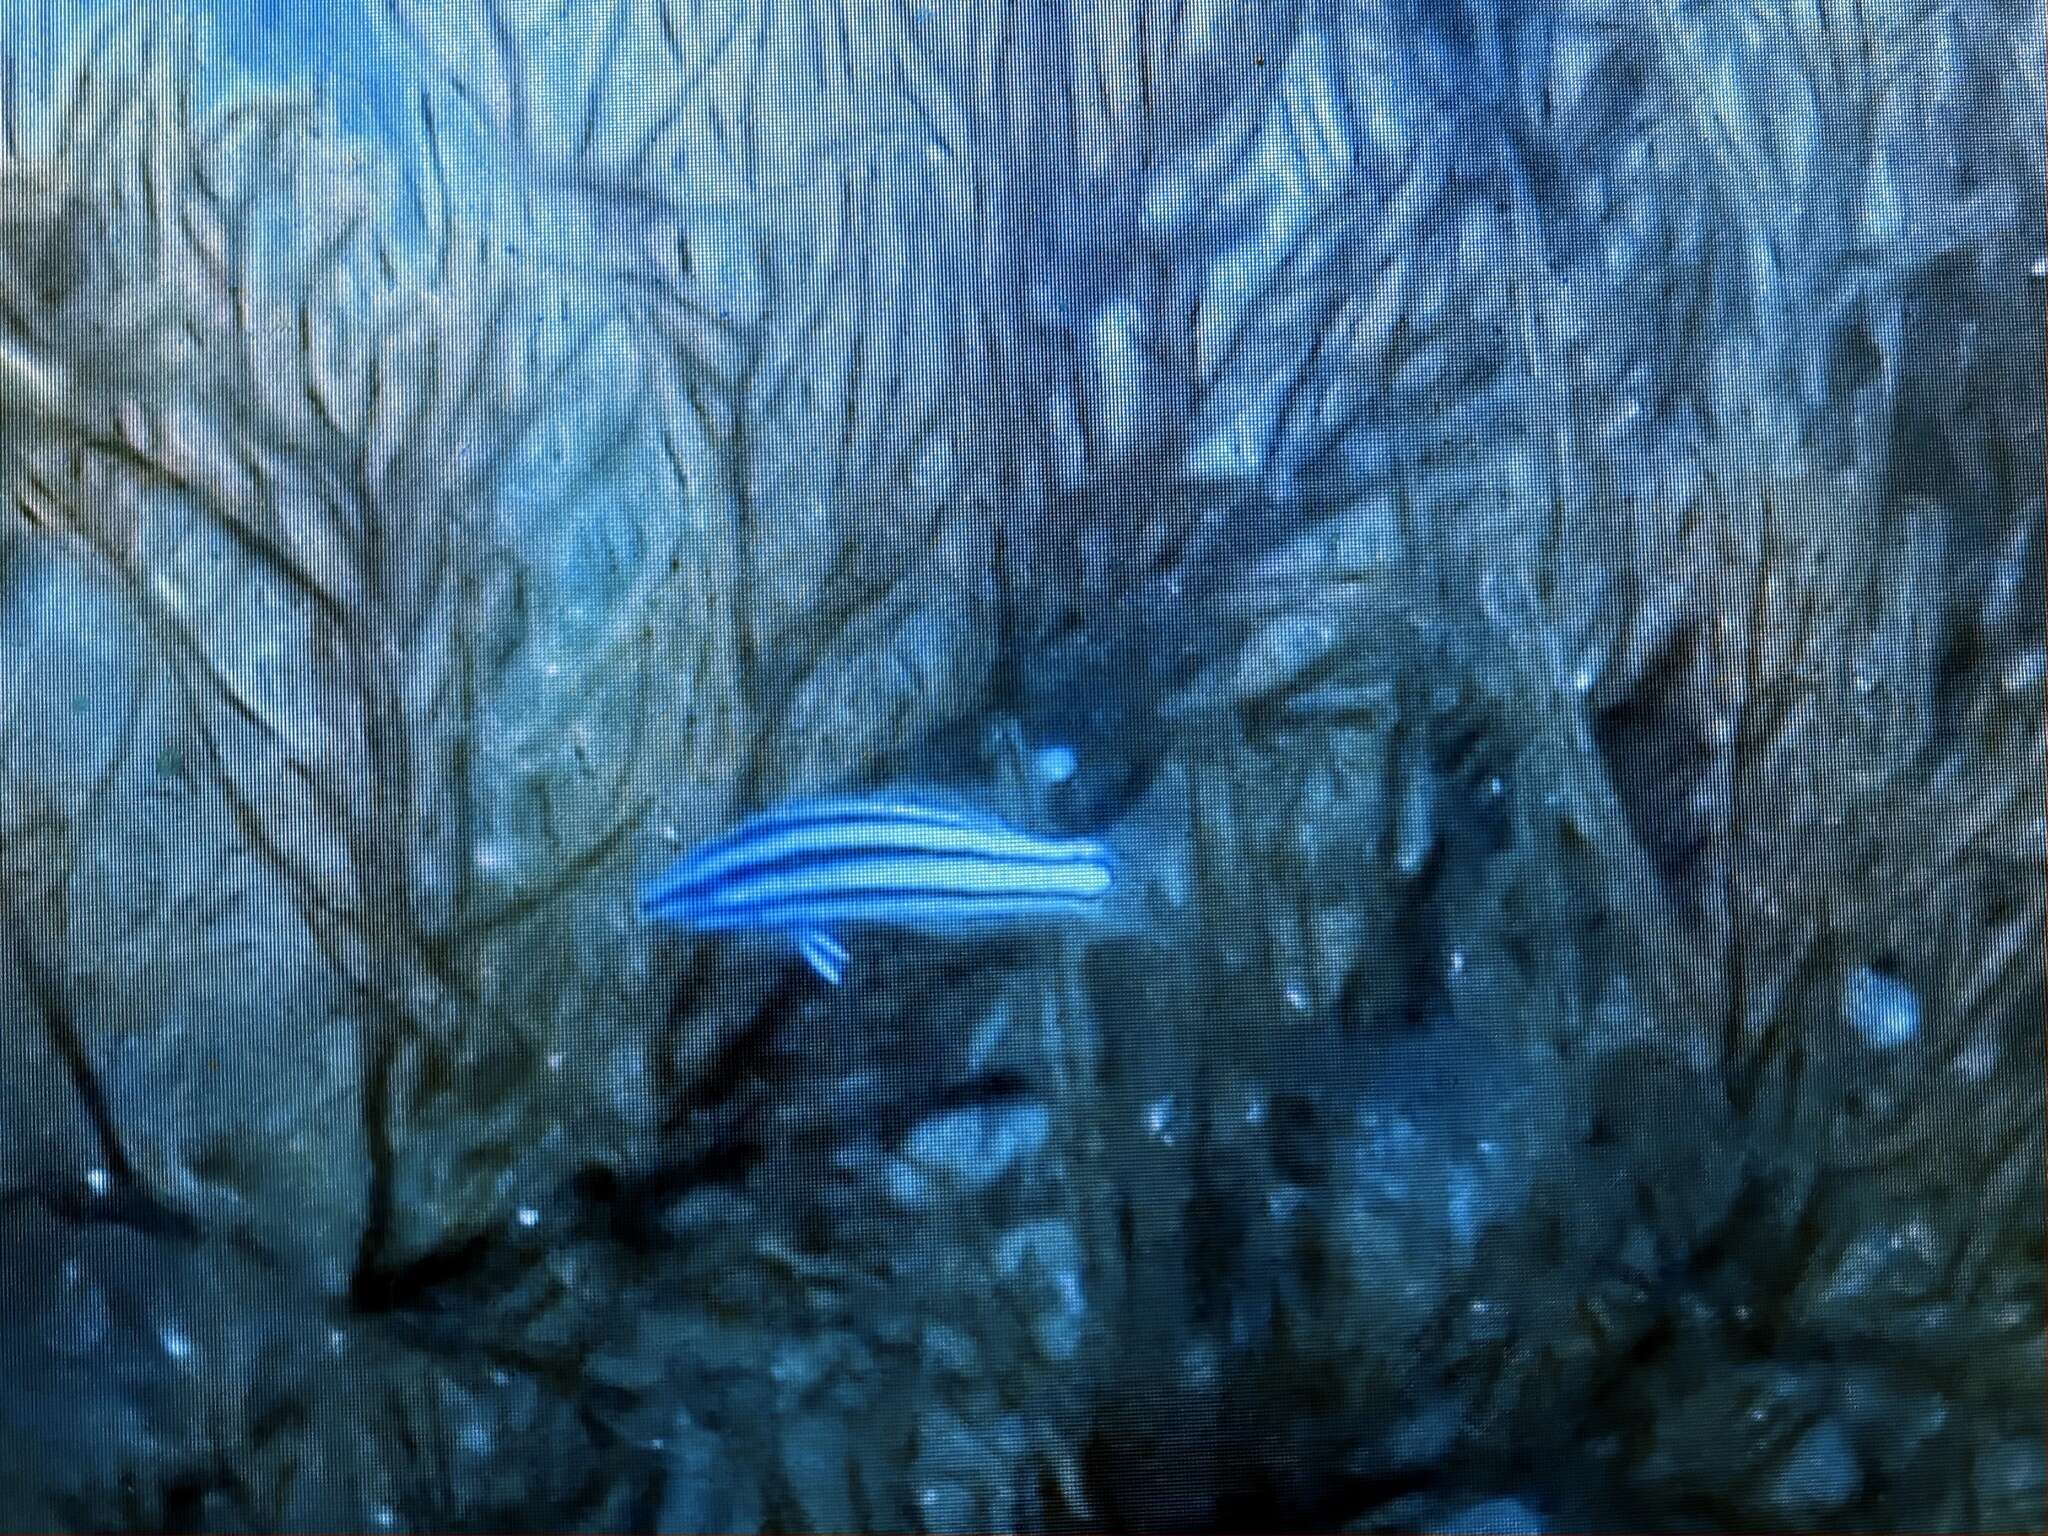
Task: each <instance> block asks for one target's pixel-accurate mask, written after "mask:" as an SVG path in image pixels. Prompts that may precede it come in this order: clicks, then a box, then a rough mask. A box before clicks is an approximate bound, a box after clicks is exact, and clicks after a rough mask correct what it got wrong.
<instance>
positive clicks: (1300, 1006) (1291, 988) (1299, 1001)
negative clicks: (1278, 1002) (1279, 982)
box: [1281, 981, 1309, 1013]
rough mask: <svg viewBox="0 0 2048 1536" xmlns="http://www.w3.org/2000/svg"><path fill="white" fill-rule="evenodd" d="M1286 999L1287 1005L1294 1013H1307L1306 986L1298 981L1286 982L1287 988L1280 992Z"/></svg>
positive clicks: (1307, 998) (1307, 997)
mask: <svg viewBox="0 0 2048 1536" xmlns="http://www.w3.org/2000/svg"><path fill="white" fill-rule="evenodd" d="M1281 996H1283V997H1285V998H1286V999H1287V1006H1288V1007H1290V1008H1292V1009H1293V1010H1294V1011H1295V1012H1296V1013H1307V1012H1308V1005H1309V996H1308V988H1307V987H1304V986H1303V985H1302V984H1301V983H1300V982H1298V981H1290V982H1289V983H1287V990H1286V991H1285V992H1283V993H1282V994H1281Z"/></svg>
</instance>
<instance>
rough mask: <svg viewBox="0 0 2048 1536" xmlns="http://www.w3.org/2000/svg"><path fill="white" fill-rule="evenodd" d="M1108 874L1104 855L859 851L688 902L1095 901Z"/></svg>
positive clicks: (734, 905) (710, 909)
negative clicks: (1030, 859)
mask: <svg viewBox="0 0 2048 1536" xmlns="http://www.w3.org/2000/svg"><path fill="white" fill-rule="evenodd" d="M1111 877H1112V872H1111V870H1110V869H1109V867H1108V865H1107V864H1106V863H1105V862H1104V861H1102V860H1089V861H1085V862H1083V861H1075V862H1072V863H1068V864H1063V865H1059V866H1057V867H1051V866H1045V865H1019V864H1012V863H1005V862H1001V861H994V860H984V859H973V858H959V857H956V856H952V855H932V854H917V855H912V856H910V857H907V858H906V857H900V856H892V857H883V858H869V857H864V856H863V857H854V858H846V859H841V860H836V861H833V862H830V863H826V864H822V865H806V864H797V865H783V866H778V867H777V868H776V869H774V870H772V871H769V872H766V873H762V874H759V875H757V876H754V877H752V878H749V879H745V880H735V881H731V882H728V883H727V884H724V885H722V886H719V887H718V888H717V889H716V890H714V891H712V892H710V893H708V894H707V895H706V896H705V897H704V898H703V899H702V900H700V901H697V902H693V903H690V904H689V905H690V906H691V907H692V908H693V909H695V910H697V911H700V912H704V913H718V912H727V911H738V910H744V909H746V908H748V907H753V906H760V905H764V904H770V903H787V902H798V901H804V900H807V899H819V900H829V899H831V898H832V897H834V896H837V895H839V894H841V893H844V892H857V891H863V890H871V889H879V890H892V891H926V892H929V893H930V894H931V895H933V896H934V897H946V896H954V897H960V898H965V899H975V900H999V899H1001V898H1003V897H1015V898H1019V899H1028V898H1030V897H1033V896H1037V895H1050V896H1060V897H1069V898H1079V899H1082V900H1089V901H1095V900H1100V899H1101V898H1102V897H1103V896H1104V895H1106V894H1108V891H1109V885H1110V880H1111Z"/></svg>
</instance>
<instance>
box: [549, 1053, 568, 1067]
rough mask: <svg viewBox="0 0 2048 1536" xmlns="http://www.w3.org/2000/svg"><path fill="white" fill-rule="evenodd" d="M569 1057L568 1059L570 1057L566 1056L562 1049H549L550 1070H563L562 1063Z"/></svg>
mask: <svg viewBox="0 0 2048 1536" xmlns="http://www.w3.org/2000/svg"><path fill="white" fill-rule="evenodd" d="M567 1059H568V1058H567V1057H566V1056H565V1055H564V1054H563V1053H562V1052H560V1051H549V1052H548V1070H549V1071H550V1072H559V1071H561V1070H562V1063H563V1062H564V1061H566V1060H567Z"/></svg>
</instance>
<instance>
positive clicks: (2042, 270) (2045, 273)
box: [2027, 256, 2048, 277]
mask: <svg viewBox="0 0 2048 1536" xmlns="http://www.w3.org/2000/svg"><path fill="white" fill-rule="evenodd" d="M2027 270H2028V271H2029V272H2031V273H2033V274H2034V276H2036V277H2048V256H2036V257H2035V258H2034V264H2033V265H2032V266H2031V267H2029V268H2027Z"/></svg>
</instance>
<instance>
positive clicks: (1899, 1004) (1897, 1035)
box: [1842, 965, 1920, 1051]
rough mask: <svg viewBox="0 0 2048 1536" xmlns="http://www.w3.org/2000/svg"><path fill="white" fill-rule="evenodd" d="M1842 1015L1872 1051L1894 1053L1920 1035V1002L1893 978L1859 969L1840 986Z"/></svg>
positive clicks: (1904, 985)
mask: <svg viewBox="0 0 2048 1536" xmlns="http://www.w3.org/2000/svg"><path fill="white" fill-rule="evenodd" d="M1842 1016H1843V1018H1845V1019H1846V1020H1847V1021H1848V1023H1849V1027H1850V1028H1851V1029H1853V1030H1855V1031H1856V1033H1857V1034H1858V1035H1859V1036H1861V1037H1862V1040H1863V1043H1864V1044H1865V1045H1867V1046H1869V1047H1870V1048H1871V1049H1872V1050H1874V1051H1891V1050H1896V1049H1898V1048H1899V1047H1900V1046H1902V1045H1904V1044H1905V1043H1906V1042H1907V1041H1909V1040H1911V1039H1912V1038H1913V1037H1914V1036H1915V1035H1917V1034H1918V1033H1919V1032H1920V999H1919V998H1918V997H1917V996H1916V995H1915V994H1914V992H1913V989H1912V988H1911V987H1909V986H1907V985H1906V984H1905V983H1904V982H1902V981H1899V980H1898V979H1896V978H1895V977H1891V976H1886V975H1884V974H1883V973H1881V972H1879V971H1874V970H1872V969H1871V968H1870V967H1869V966H1867V965H1864V966H1858V967H1857V968H1856V969H1855V970H1853V971H1851V972H1850V973H1849V979H1848V980H1847V981H1846V982H1844V983H1843V985H1842Z"/></svg>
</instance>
